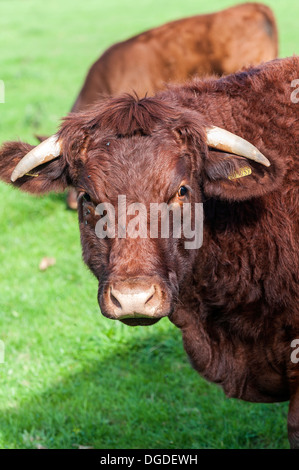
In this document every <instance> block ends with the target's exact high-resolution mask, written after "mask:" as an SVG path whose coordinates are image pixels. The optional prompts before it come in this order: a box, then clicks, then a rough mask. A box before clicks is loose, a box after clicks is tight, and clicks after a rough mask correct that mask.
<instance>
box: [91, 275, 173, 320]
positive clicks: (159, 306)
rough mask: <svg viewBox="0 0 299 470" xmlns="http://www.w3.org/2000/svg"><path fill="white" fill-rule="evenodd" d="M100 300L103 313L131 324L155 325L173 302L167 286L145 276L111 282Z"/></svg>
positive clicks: (168, 310)
mask: <svg viewBox="0 0 299 470" xmlns="http://www.w3.org/2000/svg"><path fill="white" fill-rule="evenodd" d="M99 302H100V307H101V310H102V313H103V315H105V316H106V317H108V318H111V319H115V320H120V321H122V322H123V323H125V324H127V325H130V326H136V325H152V324H153V323H156V322H157V321H158V320H160V318H162V317H164V316H166V315H168V314H169V313H170V306H171V302H170V299H169V294H168V293H167V290H166V289H164V288H163V287H161V286H160V284H159V283H157V282H150V281H149V280H144V279H131V280H124V281H118V282H114V283H110V284H108V286H107V287H106V288H105V290H104V292H103V294H102V295H101V296H100V297H99Z"/></svg>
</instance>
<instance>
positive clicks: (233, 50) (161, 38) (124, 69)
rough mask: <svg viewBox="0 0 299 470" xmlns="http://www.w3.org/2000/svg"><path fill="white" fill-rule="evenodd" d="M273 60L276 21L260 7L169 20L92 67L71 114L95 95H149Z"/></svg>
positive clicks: (111, 50)
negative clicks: (169, 86) (168, 86)
mask: <svg viewBox="0 0 299 470" xmlns="http://www.w3.org/2000/svg"><path fill="white" fill-rule="evenodd" d="M277 55H278V39H277V27H276V22H275V18H274V15H273V13H272V11H271V9H270V8H269V7H267V6H266V5H263V4H261V3H244V4H241V5H237V6H234V7H231V8H228V9H226V10H222V11H219V12H217V13H212V14H208V15H197V16H192V17H190V18H184V19H180V20H178V21H172V22H170V23H166V24H164V25H163V26H160V27H158V28H154V29H150V30H149V31H145V32H143V33H141V34H139V35H138V36H134V37H132V38H130V39H128V40H127V41H123V42H119V43H117V44H114V45H113V46H111V47H110V48H109V49H107V50H106V51H105V52H104V53H103V55H102V56H101V57H100V58H99V59H98V60H97V61H96V62H95V63H94V64H93V65H92V67H91V68H90V70H89V72H88V74H87V77H86V79H85V83H84V85H83V87H82V89H81V91H80V93H79V95H78V97H77V99H76V101H75V103H74V105H73V108H72V111H81V110H82V109H84V108H85V107H86V106H88V105H90V104H92V103H93V102H94V101H96V100H97V99H98V97H99V95H115V94H119V93H123V92H133V91H134V92H136V93H137V94H138V95H139V96H144V95H145V94H146V93H147V95H152V94H153V93H154V92H156V91H158V90H161V89H162V88H163V87H164V86H165V83H168V82H170V81H171V82H183V81H185V80H186V79H188V78H191V77H192V76H194V75H198V76H201V77H202V76H205V75H212V74H217V75H222V74H230V73H233V72H236V71H237V70H239V69H241V68H242V67H244V66H249V65H257V64H259V63H261V62H266V61H268V60H271V59H274V58H276V57H277Z"/></svg>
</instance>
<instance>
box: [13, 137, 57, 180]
mask: <svg viewBox="0 0 299 470" xmlns="http://www.w3.org/2000/svg"><path fill="white" fill-rule="evenodd" d="M59 155H61V143H60V141H59V140H58V137H57V135H56V134H55V135H52V136H51V137H49V138H48V139H46V140H44V141H43V142H42V143H41V144H39V145H37V146H36V147H34V148H33V149H32V150H31V151H30V152H29V153H27V154H26V155H25V157H23V158H22V160H20V161H19V163H18V164H17V166H16V167H15V169H14V171H13V172H12V174H11V177H10V179H11V181H12V182H15V181H16V180H17V179H18V178H21V177H22V176H24V175H25V174H26V173H28V172H29V171H31V170H33V169H34V168H36V167H37V166H39V165H42V164H43V163H46V162H50V161H51V160H54V158H57V157H59Z"/></svg>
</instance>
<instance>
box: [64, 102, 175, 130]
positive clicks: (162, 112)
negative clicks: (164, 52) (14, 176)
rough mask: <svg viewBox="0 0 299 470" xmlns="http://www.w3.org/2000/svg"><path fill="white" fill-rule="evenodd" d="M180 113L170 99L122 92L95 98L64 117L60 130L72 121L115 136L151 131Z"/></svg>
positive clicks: (76, 125)
mask: <svg viewBox="0 0 299 470" xmlns="http://www.w3.org/2000/svg"><path fill="white" fill-rule="evenodd" d="M179 117H180V112H179V110H178V109H176V107H175V106H174V105H173V104H171V103H168V102H166V101H163V100H161V99H157V98H153V97H144V98H141V99H139V98H138V96H137V95H130V94H123V95H120V96H117V97H113V98H107V99H104V100H101V101H98V102H97V103H95V104H94V105H93V106H91V107H90V108H89V109H88V110H87V111H85V112H81V113H80V114H77V113H72V114H70V115H69V116H67V117H66V118H65V120H64V121H63V124H62V127H61V130H60V134H61V135H64V134H65V132H67V130H68V127H69V125H70V124H71V125H73V126H75V127H78V130H79V129H80V130H82V129H83V130H85V132H88V133H93V132H94V131H98V130H102V131H104V130H105V131H108V132H111V133H112V134H113V135H116V136H118V137H130V136H132V135H135V134H140V135H150V134H151V133H152V132H153V131H154V130H155V128H157V127H158V126H159V124H164V125H166V126H167V125H168V124H170V123H171V122H173V121H175V120H177V119H179Z"/></svg>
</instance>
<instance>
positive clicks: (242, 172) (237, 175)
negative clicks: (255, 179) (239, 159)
mask: <svg viewBox="0 0 299 470" xmlns="http://www.w3.org/2000/svg"><path fill="white" fill-rule="evenodd" d="M251 173H252V170H251V168H250V167H249V166H244V167H243V168H240V169H239V170H238V171H235V172H234V173H232V174H231V175H229V176H228V179H229V180H236V179H238V178H243V176H248V175H251Z"/></svg>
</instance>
